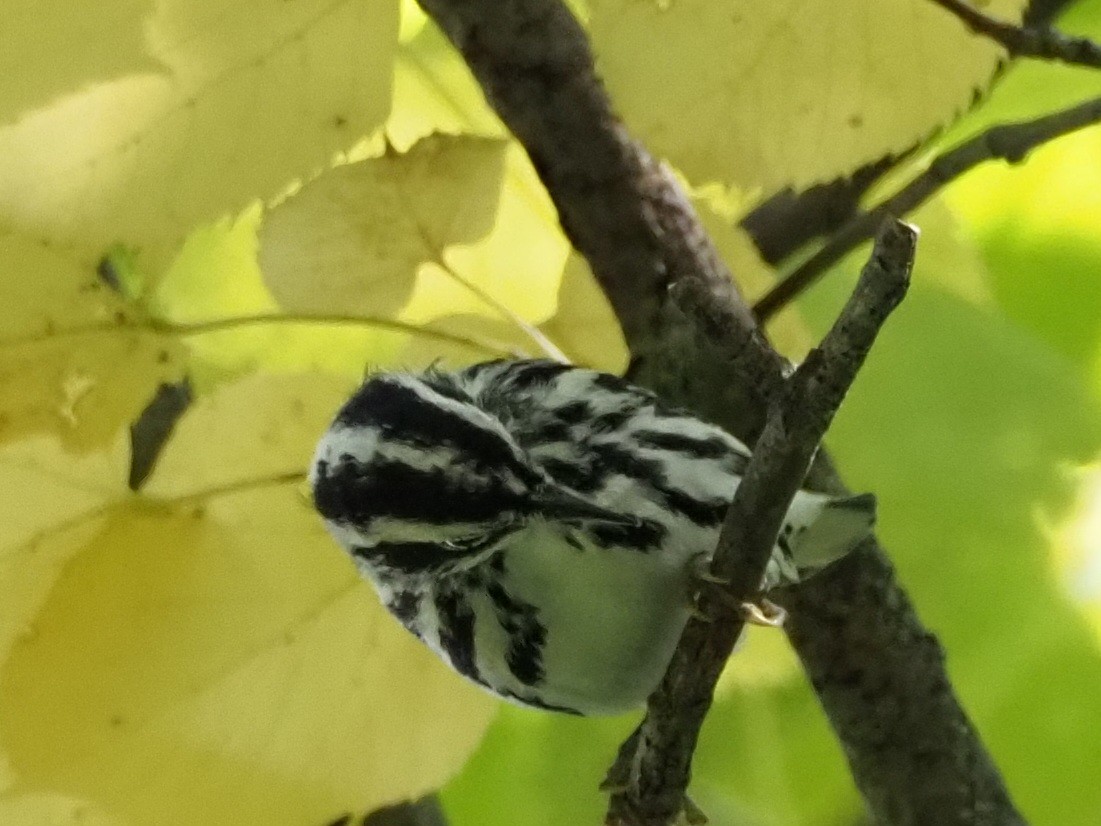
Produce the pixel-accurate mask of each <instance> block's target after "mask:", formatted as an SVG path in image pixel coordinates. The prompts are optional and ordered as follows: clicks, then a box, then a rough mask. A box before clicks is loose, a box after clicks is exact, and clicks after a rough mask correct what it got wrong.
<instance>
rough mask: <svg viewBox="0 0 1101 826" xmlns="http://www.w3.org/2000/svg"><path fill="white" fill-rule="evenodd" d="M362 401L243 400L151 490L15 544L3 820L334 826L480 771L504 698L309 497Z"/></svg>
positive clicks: (181, 441)
mask: <svg viewBox="0 0 1101 826" xmlns="http://www.w3.org/2000/svg"><path fill="white" fill-rule="evenodd" d="M343 392H344V391H343V390H342V389H341V387H340V386H339V382H326V381H325V380H324V379H322V378H318V377H289V376H284V377H270V376H269V377H266V378H265V377H255V378H253V379H250V380H248V381H245V382H242V383H241V384H239V385H230V386H226V387H223V388H221V389H220V390H219V392H218V393H217V394H215V395H214V396H212V397H208V398H205V399H202V400H200V401H199V402H198V403H197V404H196V405H195V407H194V408H192V409H191V410H190V411H189V412H188V413H187V414H186V415H185V417H184V419H183V420H181V422H180V424H179V426H178V428H177V431H176V434H175V437H174V438H173V439H172V440H171V441H170V442H169V443H168V445H167V447H166V451H165V454H164V456H163V458H162V465H161V467H159V468H158V470H157V471H156V473H155V474H154V477H153V478H152V479H151V481H150V483H149V485H148V486H147V487H146V488H145V489H143V494H142V495H140V496H133V495H128V494H120V493H119V492H118V488H117V487H116V488H113V489H112V488H111V486H110V485H109V484H107V482H106V481H105V483H104V489H103V490H102V491H99V492H96V493H94V494H93V493H88V494H85V496H84V501H82V502H80V503H77V504H73V505H71V506H70V507H71V508H72V511H70V510H65V511H59V512H57V513H52V512H49V511H48V512H47V513H46V514H45V516H44V521H45V523H46V525H45V526H44V528H43V529H40V530H39V531H38V532H37V533H32V532H31V531H30V526H27V527H25V528H24V529H22V530H21V532H20V534H19V536H18V538H17V540H16V541H15V542H14V543H13V544H11V545H6V546H0V591H2V592H3V593H4V594H5V597H6V601H5V603H4V605H3V608H2V609H0V632H2V634H0V642H3V643H4V644H3V645H0V781H6V785H7V788H4V785H3V784H0V812H3V811H5V808H4V807H8V809H9V810H11V811H39V810H41V811H42V812H44V813H46V814H50V813H51V812H59V813H61V815H63V814H64V811H65V809H64V805H63V802H58V801H65V800H72V801H80V802H81V803H82V805H83V804H87V807H90V808H92V809H94V811H96V812H103V813H104V816H105V817H111V818H117V819H118V822H120V823H126V824H133V825H134V826H145V824H161V823H163V824H175V823H181V822H185V823H234V824H242V825H243V826H249V824H258V825H259V824H265V826H268V824H271V823H275V822H279V823H326V822H331V821H332V820H334V819H336V818H337V817H339V816H341V815H343V814H344V813H346V812H358V811H364V810H368V809H371V808H374V807H377V806H379V805H383V804H385V803H388V802H392V801H394V800H398V799H402V798H405V797H409V796H418V795H420V794H423V793H425V792H427V791H429V790H431V789H434V788H437V787H438V786H440V785H441V784H442V783H444V782H445V781H446V780H447V778H448V777H449V776H450V775H451V774H453V773H454V772H455V771H456V770H457V769H458V768H459V766H461V765H462V763H463V762H464V761H465V759H466V757H467V755H468V754H469V753H470V751H471V750H472V749H473V748H474V746H475V745H476V744H477V742H478V740H479V738H480V737H481V734H482V732H483V730H484V728H485V726H486V725H487V724H488V721H489V718H490V716H491V715H492V713H493V709H494V703H493V701H492V700H491V699H490V698H489V697H488V695H485V694H484V693H482V692H481V691H479V690H478V689H476V688H475V687H473V686H471V685H468V684H466V683H464V682H463V681H462V680H461V679H460V678H458V677H456V676H455V675H454V674H452V673H451V672H450V671H449V670H448V669H447V668H446V667H445V666H443V665H442V663H440V662H439V661H438V660H437V659H436V658H435V657H434V656H432V655H431V654H430V653H429V652H428V651H427V650H426V649H424V647H423V646H421V645H420V644H419V643H417V642H416V641H415V640H414V639H413V638H412V637H411V636H410V635H409V634H408V633H407V632H406V631H404V629H402V628H401V627H400V626H399V625H398V623H396V622H395V621H394V620H393V618H392V617H390V616H389V615H388V614H387V613H386V612H385V610H384V609H382V608H381V606H379V604H378V599H377V597H376V596H375V594H374V593H373V591H372V590H371V589H370V588H369V586H367V585H366V584H364V583H363V582H362V581H361V580H360V578H359V577H358V575H357V574H356V572H355V569H354V566H352V564H351V562H350V560H349V559H348V558H347V556H346V555H345V554H344V553H343V552H342V551H341V550H340V549H339V548H338V547H337V545H336V544H335V543H334V542H333V541H332V540H331V539H330V538H329V537H328V536H327V535H326V533H325V531H324V529H323V527H322V525H321V523H320V520H319V519H318V518H317V517H316V514H314V513H313V511H312V508H311V507H310V506H309V503H308V502H307V501H306V499H305V498H304V497H303V495H302V493H301V491H300V490H299V484H298V480H299V479H300V478H301V473H302V472H303V471H304V469H305V468H304V464H305V461H306V458H307V457H308V455H309V453H310V451H311V450H312V446H313V440H314V438H315V434H316V433H318V432H320V431H321V430H322V429H323V428H324V426H325V424H326V423H327V422H328V420H329V417H330V416H331V415H332V412H333V408H334V407H335V406H336V404H337V403H338V402H339V400H340V399H342V398H343ZM12 450H14V448H10V449H9V452H11V451H12ZM36 455H37V453H36V451H35V450H33V449H28V450H26V451H24V452H23V453H22V454H20V457H19V458H21V459H22V460H24V461H32V462H33V460H34V458H35V456H36ZM3 458H4V454H3V453H0V485H11V486H12V487H13V488H14V487H16V486H17V484H18V483H19V482H21V481H22V480H16V479H14V478H11V477H12V474H13V473H14V472H15V471H16V469H17V463H14V462H7V463H6V462H4V461H3ZM45 458H46V459H47V460H49V459H50V456H49V455H47V456H46V457H45ZM90 470H91V468H83V469H81V478H82V477H83V475H84V474H86V473H87V472H89V471H90ZM288 472H289V473H290V474H291V475H288ZM294 474H297V475H294ZM24 475H25V474H24ZM44 478H45V480H46V481H43V482H42V483H40V484H39V485H38V487H39V492H41V490H42V489H44V488H43V486H44V485H46V484H47V482H48V481H49V479H51V478H52V476H51V475H50V474H46V475H45V477H44ZM54 485H55V487H58V488H59V489H61V488H64V486H65V485H69V486H70V487H71V488H72V489H73V490H74V491H79V490H80V485H79V484H77V481H76V480H63V481H56V482H54ZM154 496H159V498H154ZM70 513H73V514H74V515H69V514H70ZM51 523H52V524H54V525H55V526H56V527H55V528H54V529H53V530H50V529H49V525H50V524H51ZM43 793H48V795H50V796H49V797H46V798H43V799H41V800H38V801H37V802H35V801H34V800H32V798H31V797H28V795H39V796H41V795H42V794H43ZM28 801H30V802H28ZM32 804H33V807H37V808H31V809H27V808H24V809H20V808H18V807H19V806H24V807H27V806H32ZM74 805H75V804H74ZM61 815H59V816H58V817H59V818H60V817H61ZM50 816H51V817H53V815H52V814H51V815H50ZM43 817H44V818H45V814H44V815H43ZM42 822H44V823H49V822H53V821H51V820H46V819H43V821H42ZM56 822H59V823H66V822H68V821H65V820H64V819H58V820H57V821H56ZM97 822H98V821H97Z"/></svg>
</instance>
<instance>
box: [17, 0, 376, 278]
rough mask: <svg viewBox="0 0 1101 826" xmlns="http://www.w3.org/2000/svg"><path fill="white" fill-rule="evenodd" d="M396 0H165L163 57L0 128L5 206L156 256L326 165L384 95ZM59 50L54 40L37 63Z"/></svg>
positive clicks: (160, 35) (42, 229)
mask: <svg viewBox="0 0 1101 826" xmlns="http://www.w3.org/2000/svg"><path fill="white" fill-rule="evenodd" d="M396 36H397V3H396V0H369V2H363V3H337V4H335V5H334V4H332V3H327V2H325V0H301V1H300V2H295V3H286V2H282V1H281V0H257V2H251V3H246V4H230V5H226V4H225V3H221V2H216V0H200V2H192V1H191V0H166V2H163V3H159V4H158V5H157V14H156V15H155V16H154V17H153V18H152V19H151V20H150V21H148V23H147V37H148V42H149V45H148V48H149V53H150V56H151V57H152V58H153V59H154V60H156V61H157V62H158V63H159V64H160V65H162V66H163V67H164V69H163V71H162V72H160V73H146V74H131V75H128V76H125V77H122V78H119V79H117V80H112V81H110V82H106V83H101V84H97V85H93V86H91V87H89V88H88V89H86V90H83V91H80V92H78V93H76V94H74V95H72V96H70V97H68V98H66V99H63V100H60V101H58V102H56V103H54V104H51V105H50V106H49V107H48V108H46V109H43V110H40V111H37V112H35V113H33V114H31V115H29V116H27V117H25V118H23V119H22V120H20V121H19V122H18V123H17V124H15V125H13V126H9V127H7V128H5V129H0V216H6V217H7V218H8V220H9V221H10V222H12V223H14V224H17V225H20V226H24V227H33V228H34V229H35V230H36V234H41V235H43V236H46V237H51V238H55V239H56V238H65V239H68V240H73V241H78V242H82V243H84V244H87V245H88V246H90V247H92V248H99V249H103V248H106V247H107V246H109V245H111V244H113V243H115V242H117V241H123V242H125V243H127V244H129V245H132V246H135V247H139V248H141V250H142V252H143V253H148V254H149V263H150V269H152V270H156V269H158V267H159V265H160V264H162V263H164V262H165V257H164V256H166V255H170V254H171V252H172V251H174V247H175V245H176V244H177V243H178V241H179V240H180V239H181V238H182V237H183V235H184V234H185V233H186V232H187V231H188V230H189V229H190V228H191V227H192V226H194V225H195V224H197V223H200V222H202V221H208V220H211V219H214V218H217V217H219V216H221V215H223V214H225V213H226V212H228V211H236V210H237V209H239V208H240V207H242V206H243V205H244V204H245V203H247V202H248V201H250V200H251V199H253V198H255V197H257V196H273V195H275V194H277V193H278V192H279V191H280V190H281V189H282V188H283V187H285V186H286V184H287V182H288V181H290V180H292V179H294V178H296V177H301V176H304V175H306V174H309V173H311V172H313V171H314V170H316V169H318V168H320V167H323V166H325V165H326V164H328V163H329V162H330V160H331V159H332V157H333V154H334V153H336V152H337V151H340V150H343V149H345V148H347V147H348V146H350V145H351V144H352V143H354V142H355V141H356V140H358V139H359V138H360V137H361V136H362V135H364V134H366V133H367V132H368V131H370V130H371V129H373V128H374V127H376V126H377V125H379V124H380V123H381V122H382V121H383V119H384V118H385V116H386V113H387V111H388V109H389V98H390V83H391V70H392V63H393V55H394V48H395V41H396ZM56 60H57V55H56V54H55V53H52V52H45V51H43V52H42V53H41V54H40V56H39V58H38V64H37V65H35V64H32V65H29V66H26V67H23V71H25V72H34V71H37V69H38V66H39V65H42V63H53V62H55V61H56Z"/></svg>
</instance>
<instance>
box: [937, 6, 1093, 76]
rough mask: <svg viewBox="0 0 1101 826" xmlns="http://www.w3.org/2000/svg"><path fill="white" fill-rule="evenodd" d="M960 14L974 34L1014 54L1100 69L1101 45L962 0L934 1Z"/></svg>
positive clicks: (960, 17) (953, 12)
mask: <svg viewBox="0 0 1101 826" xmlns="http://www.w3.org/2000/svg"><path fill="white" fill-rule="evenodd" d="M932 2H934V3H936V4H937V5H938V6H940V7H942V8H944V9H946V10H948V11H949V12H951V13H952V14H954V15H955V16H956V17H958V18H959V19H960V20H961V21H962V22H963V23H964V25H966V26H967V27H968V28H969V29H971V31H973V32H974V33H975V34H978V35H982V36H983V37H989V38H990V39H991V40H994V41H996V42H997V43H1000V44H1001V45H1002V46H1003V47H1004V48H1005V50H1006V51H1007V52H1009V54H1010V55H1012V56H1013V57H1039V58H1043V59H1045V60H1057V61H1060V62H1062V63H1072V64H1076V65H1079V66H1090V67H1093V68H1095V69H1097V68H1101V45H1099V44H1097V43H1095V42H1093V41H1092V40H1090V39H1089V38H1088V37H1073V36H1070V35H1065V34H1062V33H1061V32H1057V31H1055V30H1054V29H1052V28H1048V27H1046V26H1037V27H1029V26H1016V25H1014V24H1013V23H1007V22H1006V21H1004V20H998V19H997V18H995V17H991V16H990V15H988V14H986V13H985V12H983V11H980V10H979V9H977V8H975V7H974V6H972V5H971V4H970V3H965V2H963V0H932Z"/></svg>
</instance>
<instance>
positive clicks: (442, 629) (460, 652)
mask: <svg viewBox="0 0 1101 826" xmlns="http://www.w3.org/2000/svg"><path fill="white" fill-rule="evenodd" d="M435 603H436V618H437V624H438V626H439V633H440V646H441V647H442V648H443V650H444V653H446V654H447V658H448V660H449V661H450V662H451V667H452V668H454V669H455V670H456V671H458V672H459V673H460V674H462V675H463V676H465V677H469V678H470V679H472V680H474V681H475V682H479V683H482V684H483V685H485V681H484V680H483V679H482V675H481V673H480V672H479V671H478V664H477V660H476V657H475V652H474V611H473V610H472V609H471V607H470V605H469V604H468V603H467V601H466V599H465V598H464V597H463V595H462V592H460V591H456V590H452V589H451V588H441V589H440V590H439V591H438V592H437V593H436V599H435Z"/></svg>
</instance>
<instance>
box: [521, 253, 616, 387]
mask: <svg viewBox="0 0 1101 826" xmlns="http://www.w3.org/2000/svg"><path fill="white" fill-rule="evenodd" d="M540 329H542V330H543V332H545V333H546V334H547V335H548V336H550V338H551V340H552V341H554V343H555V344H557V345H558V346H559V347H561V348H562V350H563V351H564V352H565V353H566V355H567V356H569V357H570V359H571V361H573V362H575V363H576V364H582V365H585V366H586V367H593V368H595V369H597V370H604V371H605V372H608V373H615V374H617V375H621V374H622V373H623V372H624V371H625V370H626V369H627V361H628V359H629V357H630V354H629V353H628V352H627V343H626V342H625V341H624V340H623V333H622V331H621V330H620V329H619V322H618V321H617V320H616V317H615V313H613V312H612V307H611V305H610V304H609V303H608V299H607V298H605V297H604V293H603V291H601V289H600V286H599V285H598V284H597V283H596V280H595V279H594V278H593V274H592V271H591V270H589V266H588V264H586V263H585V259H584V258H582V257H581V256H580V255H578V254H577V253H573V254H572V255H571V256H570V259H569V261H567V262H566V270H565V272H564V273H563V274H562V283H561V285H560V286H559V288H558V311H557V312H556V313H555V314H554V315H553V316H552V317H551V318H550V320H549V321H547V322H545V323H544V324H542V325H540Z"/></svg>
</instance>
